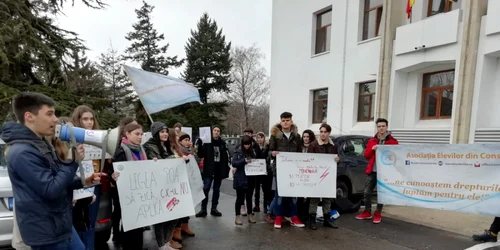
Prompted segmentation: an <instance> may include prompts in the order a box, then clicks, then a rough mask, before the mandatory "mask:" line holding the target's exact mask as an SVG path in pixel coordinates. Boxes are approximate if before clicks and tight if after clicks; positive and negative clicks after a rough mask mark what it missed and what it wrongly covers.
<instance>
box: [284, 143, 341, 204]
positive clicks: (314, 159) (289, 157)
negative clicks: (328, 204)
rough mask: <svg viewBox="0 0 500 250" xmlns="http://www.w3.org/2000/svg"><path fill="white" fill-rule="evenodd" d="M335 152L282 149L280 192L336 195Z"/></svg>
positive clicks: (295, 195)
mask: <svg viewBox="0 0 500 250" xmlns="http://www.w3.org/2000/svg"><path fill="white" fill-rule="evenodd" d="M336 156H337V155H334V154H311V153H286V152H280V153H279V154H278V155H277V156H276V168H277V169H276V175H277V181H278V194H279V195H280V196H283V197H310V198H313V197H315V198H336V196H337V191H336V189H337V162H335V157H336Z"/></svg>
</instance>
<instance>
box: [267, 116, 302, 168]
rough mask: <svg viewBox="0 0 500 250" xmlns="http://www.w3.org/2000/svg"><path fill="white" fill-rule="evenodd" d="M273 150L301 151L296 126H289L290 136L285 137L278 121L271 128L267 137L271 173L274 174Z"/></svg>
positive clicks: (300, 142) (274, 158) (300, 141)
mask: <svg viewBox="0 0 500 250" xmlns="http://www.w3.org/2000/svg"><path fill="white" fill-rule="evenodd" d="M273 151H278V152H302V140H301V139H300V135H299V134H298V133H297V126H296V125H295V124H292V125H291V126H290V138H286V136H285V135H284V133H283V130H282V128H281V125H280V124H279V123H278V124H276V125H274V126H273V128H272V129H271V138H269V157H270V158H271V159H273V160H274V161H273V163H272V165H271V169H272V172H273V175H274V176H276V157H273Z"/></svg>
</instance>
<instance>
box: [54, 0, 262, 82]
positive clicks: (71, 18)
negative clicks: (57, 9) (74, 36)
mask: <svg viewBox="0 0 500 250" xmlns="http://www.w3.org/2000/svg"><path fill="white" fill-rule="evenodd" d="M146 1H147V3H148V4H150V5H153V6H155V9H154V10H153V14H152V20H153V24H154V28H155V29H156V30H157V31H158V33H160V34H161V33H163V34H164V35H165V42H168V43H169V44H170V47H169V49H168V51H167V56H175V55H178V57H179V58H185V51H184V46H185V44H186V41H187V39H188V38H189V37H191V29H196V24H197V23H198V21H199V19H200V17H201V15H202V14H203V13H204V12H207V13H208V15H209V16H210V17H211V18H212V19H214V20H215V21H216V22H217V24H218V26H219V28H222V29H223V34H225V35H226V41H231V42H232V45H233V46H236V45H237V46H245V47H248V46H252V45H253V44H256V46H257V47H259V48H260V49H261V50H262V52H263V53H264V54H265V55H266V58H265V59H264V60H263V61H262V65H263V66H264V67H265V68H266V69H267V71H268V73H269V72H270V67H271V10H272V1H271V0H252V1H248V0H247V1H241V0H146ZM107 2H108V4H109V6H108V7H107V8H106V9H105V10H95V9H91V8H87V7H84V5H83V4H82V3H81V1H79V0H76V1H75V5H74V6H71V4H68V3H71V1H67V3H66V5H65V6H64V10H63V11H64V14H65V15H64V16H63V15H60V16H58V17H57V23H58V24H59V26H60V27H62V28H64V29H67V30H71V31H74V32H76V33H78V34H79V37H80V38H81V39H83V40H84V41H85V45H86V46H87V47H88V48H89V49H90V50H89V51H87V56H88V57H89V59H92V60H97V59H98V58H99V56H100V54H101V53H105V52H106V51H107V50H108V48H110V44H112V46H113V48H114V49H116V50H117V51H119V52H120V53H122V52H123V51H124V50H125V48H126V47H127V46H128V45H129V44H130V43H129V41H127V40H126V39H125V35H126V34H127V33H128V32H131V31H132V30H133V29H132V24H133V23H134V22H136V21H137V16H136V14H135V11H134V10H135V9H139V8H140V7H141V6H142V0H107ZM128 65H130V66H133V67H138V65H137V64H133V63H128ZM183 68H184V66H182V67H180V68H177V69H171V70H170V76H173V77H180V73H181V72H182V71H183Z"/></svg>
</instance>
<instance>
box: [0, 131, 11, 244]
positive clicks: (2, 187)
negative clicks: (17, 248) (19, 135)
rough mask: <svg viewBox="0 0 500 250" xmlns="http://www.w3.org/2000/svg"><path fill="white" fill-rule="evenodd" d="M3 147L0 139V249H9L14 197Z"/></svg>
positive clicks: (3, 144)
mask: <svg viewBox="0 0 500 250" xmlns="http://www.w3.org/2000/svg"><path fill="white" fill-rule="evenodd" d="M5 146H6V145H5V142H4V141H3V140H2V139H0V199H1V202H0V247H10V245H11V243H12V229H13V228H14V225H13V215H14V214H13V212H12V210H13V208H14V198H13V197H14V195H13V193H12V184H11V183H10V178H9V174H8V172H7V162H6V161H5V156H4V152H5Z"/></svg>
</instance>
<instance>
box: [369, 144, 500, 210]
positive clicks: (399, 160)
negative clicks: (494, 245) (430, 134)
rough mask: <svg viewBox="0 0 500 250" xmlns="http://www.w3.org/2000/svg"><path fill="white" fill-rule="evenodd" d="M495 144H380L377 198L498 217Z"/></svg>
mask: <svg viewBox="0 0 500 250" xmlns="http://www.w3.org/2000/svg"><path fill="white" fill-rule="evenodd" d="M499 152H500V145H499V144H487V145H486V144H483V145H481V144H465V145H464V144H446V145H397V146H381V145H380V146H379V147H378V149H377V152H376V156H377V157H376V159H377V179H378V181H377V184H378V186H377V192H378V201H379V202H380V203H383V204H392V205H403V206H415V207H425V208H434V209H443V210H451V211H462V212H467V213H475V214H485V215H492V216H500V208H498V204H499V203H500V181H499V180H500V153H499Z"/></svg>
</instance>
